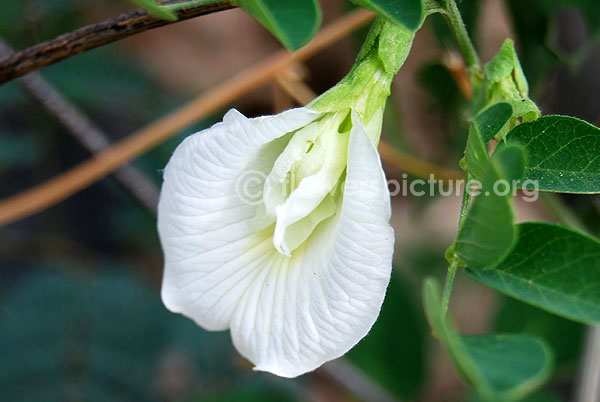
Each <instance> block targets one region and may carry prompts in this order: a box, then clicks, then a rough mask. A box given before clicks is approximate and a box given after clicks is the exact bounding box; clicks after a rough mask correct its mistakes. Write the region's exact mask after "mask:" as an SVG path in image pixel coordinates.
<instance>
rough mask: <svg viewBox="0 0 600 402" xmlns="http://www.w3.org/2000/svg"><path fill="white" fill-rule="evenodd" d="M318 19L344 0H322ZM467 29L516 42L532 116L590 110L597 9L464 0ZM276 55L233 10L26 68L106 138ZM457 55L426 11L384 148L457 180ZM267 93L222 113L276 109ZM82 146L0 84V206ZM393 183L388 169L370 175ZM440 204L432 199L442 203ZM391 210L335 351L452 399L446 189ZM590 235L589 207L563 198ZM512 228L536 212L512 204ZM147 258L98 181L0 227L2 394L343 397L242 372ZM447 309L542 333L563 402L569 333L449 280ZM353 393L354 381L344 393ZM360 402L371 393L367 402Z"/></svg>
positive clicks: (44, 12) (591, 115)
mask: <svg viewBox="0 0 600 402" xmlns="http://www.w3.org/2000/svg"><path fill="white" fill-rule="evenodd" d="M321 3H322V6H323V10H324V23H325V24H327V23H328V22H331V21H333V20H334V19H335V18H337V17H338V16H340V15H342V14H343V13H345V12H347V11H348V10H349V9H350V8H351V7H350V5H349V3H348V2H345V1H341V0H340V1H338V0H325V1H322V2H321ZM460 7H461V9H462V11H463V13H464V15H465V20H466V21H467V24H468V28H469V30H470V31H471V33H472V34H473V35H474V37H476V38H477V39H478V40H477V46H478V47H479V49H480V50H481V53H482V55H483V56H484V58H486V60H488V59H489V58H491V57H492V56H493V54H494V53H495V52H496V51H497V50H498V48H499V46H500V44H501V43H502V40H503V39H504V37H506V36H511V37H513V38H514V39H515V40H516V43H517V48H518V49H519V52H520V54H521V57H522V62H523V67H524V70H525V73H526V75H527V76H528V78H529V80H530V85H531V88H532V95H533V98H534V99H535V100H536V101H537V102H538V104H539V105H540V107H541V108H542V111H543V113H544V114H550V113H555V114H569V115H573V116H576V117H580V118H583V119H585V120H588V121H590V122H592V123H598V118H599V117H600V75H599V74H597V72H598V71H600V47H599V46H598V41H597V39H598V37H599V32H600V3H598V2H597V1H596V0H590V1H586V0H571V1H568V0H562V1H550V0H506V1H502V0H481V1H478V0H463V1H462V2H461V3H460ZM130 8H132V6H131V5H130V4H129V3H127V2H126V1H125V0H96V1H86V0H61V1H56V0H2V1H1V2H0V37H1V38H2V39H4V40H5V41H6V42H7V43H8V44H10V45H11V46H12V47H13V48H15V49H23V48H26V47H28V46H31V45H34V44H36V43H38V42H40V41H43V40H46V39H50V38H52V37H54V36H56V35H59V34H61V33H64V32H68V31H70V30H73V29H75V28H78V27H80V26H83V25H85V24H89V23H93V22H97V21H100V20H102V19H104V18H107V17H110V16H113V15H116V14H118V13H120V12H122V11H125V10H128V9H130ZM365 32H366V31H365V30H364V29H363V30H361V31H360V32H357V33H356V34H354V35H352V36H351V37H349V38H347V39H345V40H343V41H341V42H340V43H338V44H335V45H334V46H332V47H331V48H330V49H328V51H326V52H322V53H320V54H319V55H317V56H315V57H313V58H312V59H311V60H310V61H308V62H307V63H306V67H307V82H308V84H309V85H310V86H311V87H312V88H313V89H314V90H315V91H316V92H317V93H320V92H322V91H324V90H325V89H327V88H328V87H329V86H331V85H333V84H334V83H335V82H337V80H339V79H340V78H341V77H342V76H343V75H344V74H345V72H347V70H348V69H349V67H350V66H351V64H352V60H353V57H354V55H355V54H356V52H357V50H358V47H359V46H360V43H361V39H362V38H363V37H364V35H365ZM279 48H280V47H279V45H278V44H277V42H276V41H275V40H274V39H272V38H271V37H270V36H269V35H268V33H266V32H265V31H264V30H263V29H262V28H261V27H260V26H259V25H258V24H257V23H256V22H254V21H253V20H252V19H251V18H250V17H248V16H247V15H245V14H244V13H243V12H242V11H240V10H232V11H226V12H222V13H219V14H215V15H210V16H206V17H202V18H198V19H195V20H192V21H188V22H184V23H180V24H175V25H174V26H171V27H167V28H161V29H158V30H155V31H152V32H146V33H144V34H141V35H138V36H136V37H134V38H131V39H127V40H124V41H121V42H119V43H116V44H113V45H109V46H106V47H103V48H99V49H96V50H93V51H90V52H86V53H84V54H81V55H78V56H76V57H73V58H71V59H69V60H66V61H64V62H61V63H59V64H56V65H54V66H51V67H48V68H46V69H44V70H42V71H41V73H42V75H43V76H44V77H45V78H46V79H47V80H48V81H49V82H50V83H51V84H52V85H53V86H54V87H55V88H56V89H57V90H58V91H59V92H60V93H61V94H62V95H63V96H65V97H66V98H67V99H68V100H70V101H71V102H72V103H73V104H75V105H76V106H77V108H78V109H80V110H81V111H82V112H83V113H84V114H85V115H86V116H88V117H89V118H90V119H91V120H92V121H93V122H94V123H95V124H96V125H98V126H99V127H100V128H101V129H102V130H104V131H105V132H106V133H107V134H108V135H109V136H110V140H111V141H117V140H119V139H121V138H124V137H126V136H127V135H128V134H130V133H132V132H133V131H135V130H136V129H138V128H140V127H143V126H144V125H146V124H148V123H150V122H152V121H154V120H155V119H157V118H159V117H161V116H164V115H166V114H167V113H169V112H170V111H173V110H175V109H176V108H177V107H179V106H181V105H183V104H184V103H185V102H186V101H188V100H190V99H192V98H193V97H195V96H197V95H199V94H201V93H202V92H203V91H206V90H207V89H209V88H211V87H212V86H214V85H216V84H218V83H219V82H222V81H224V80H226V79H227V78H229V77H230V76H231V75H232V74H234V73H236V72H239V71H242V70H243V69H244V68H247V67H248V66H251V65H253V64H255V63H257V62H260V61H261V60H263V59H264V57H266V56H267V55H269V54H271V53H272V52H273V51H276V50H278V49H279ZM453 48H454V44H453V40H452V38H451V37H450V35H449V32H448V31H447V29H446V28H445V26H444V23H443V21H442V20H441V19H438V18H437V17H436V18H431V19H429V20H428V21H427V22H426V24H425V26H424V28H423V29H422V31H421V32H420V33H419V34H418V36H417V39H416V40H415V47H414V49H413V52H412V53H411V56H410V57H409V59H408V61H407V64H406V66H405V67H404V68H403V69H402V71H401V72H400V73H399V74H398V77H397V79H396V82H395V83H394V89H393V94H392V97H391V98H390V102H389V107H388V109H387V111H386V121H385V127H384V139H385V140H386V141H388V142H389V143H391V144H393V145H394V146H396V147H398V149H400V150H403V151H405V152H409V153H411V154H413V155H416V156H419V157H422V158H424V159H427V160H429V161H431V162H434V163H437V164H440V165H445V166H449V167H452V168H456V167H457V164H458V160H459V159H460V157H461V154H462V150H463V147H464V143H465V138H466V127H465V120H464V118H465V116H466V110H465V107H466V102H465V100H464V98H463V96H462V95H461V94H460V92H459V91H458V88H457V86H456V84H455V82H454V81H453V79H452V75H451V74H450V72H449V71H448V68H447V67H446V65H445V64H444V63H443V60H444V55H445V54H446V52H448V51H449V50H450V51H451V50H452V49H453ZM273 90H274V89H273V87H272V86H269V87H265V88H263V89H261V90H258V91H254V92H253V93H252V94H250V95H248V96H245V97H244V98H243V99H240V100H238V101H237V102H236V103H235V105H232V106H235V107H237V108H239V110H240V111H242V112H243V113H244V114H246V115H248V116H255V115H260V114H266V113H272V112H273V110H274V109H277V105H276V104H275V103H274V95H273ZM221 115H222V114H221V113H219V114H216V115H215V116H212V117H210V118H208V119H206V121H203V122H199V123H198V124H196V125H195V126H194V127H189V128H188V129H186V130H184V131H183V132H181V133H178V134H177V135H176V136H174V137H173V138H171V139H170V140H169V141H167V142H165V143H163V144H161V145H160V146H158V147H156V148H155V149H153V150H152V151H151V152H149V153H147V154H145V155H144V156H142V157H140V158H138V159H137V160H135V161H133V162H132V163H133V165H134V166H136V167H137V168H139V169H140V170H141V171H142V172H144V173H145V175H146V176H147V177H148V178H149V179H150V180H151V181H152V182H154V183H155V184H156V186H159V185H160V181H161V169H162V168H163V167H164V166H165V164H166V162H167V160H168V158H169V156H170V154H171V153H172V151H173V150H174V148H175V146H176V145H177V144H178V143H179V142H180V141H181V140H182V139H183V138H184V137H185V136H186V135H189V134H190V133H192V132H195V131H197V130H199V129H202V128H205V127H207V126H209V125H211V124H212V123H214V122H215V121H218V120H220V116H221ZM89 156H90V154H89V152H88V151H86V149H85V148H84V147H83V146H82V145H81V144H79V143H78V142H77V141H76V140H75V139H74V138H73V137H72V136H71V135H70V134H69V132H68V131H67V130H65V129H64V128H63V127H62V126H61V124H60V123H59V122H57V121H56V119H55V118H53V117H52V116H51V115H49V114H48V113H47V112H46V110H45V109H44V108H43V107H42V106H41V105H40V104H39V103H38V102H37V101H36V100H35V99H33V98H32V97H31V96H30V94H28V93H27V91H26V90H25V89H24V88H23V87H22V86H20V84H19V83H18V82H17V81H13V82H10V83H7V84H5V85H2V86H0V197H2V198H4V197H8V196H10V195H13V194H16V193H18V192H20V191H23V190H26V189H28V188H30V187H32V186H34V185H35V184H38V183H41V182H42V181H44V180H46V179H49V178H51V177H53V176H54V175H56V174H58V173H60V172H63V171H65V170H66V169H68V168H70V167H72V166H74V165H76V164H77V163H79V162H81V161H84V160H85V159H87V158H89ZM386 170H387V171H388V175H389V176H390V177H399V175H400V173H401V172H398V171H396V170H394V168H393V167H390V166H386ZM446 198H448V197H446ZM446 198H442V197H429V198H411V197H404V198H395V199H394V200H393V208H394V217H393V219H392V223H393V225H394V226H395V229H396V236H397V238H398V240H397V252H396V257H395V259H396V263H395V267H394V268H395V269H394V274H393V277H392V281H391V284H390V287H389V289H388V295H387V297H386V301H385V303H384V306H383V310H382V312H381V316H380V318H379V320H378V321H377V323H376V324H375V326H374V328H373V330H372V331H371V333H370V334H369V335H368V336H367V337H366V338H365V339H364V340H363V341H361V342H360V343H359V345H358V346H357V347H356V348H354V349H353V350H352V351H351V352H350V353H349V354H348V355H347V356H346V357H345V358H344V359H343V364H345V365H350V366H349V367H351V368H352V369H353V370H356V373H357V375H359V377H360V378H362V379H363V380H365V381H367V382H368V381H372V382H373V383H372V384H371V385H373V386H374V387H375V390H376V391H381V392H383V393H385V396H386V398H388V399H397V400H416V401H463V400H466V399H467V398H468V397H469V396H468V395H469V391H468V390H467V389H466V388H465V386H464V385H462V384H461V383H460V381H459V380H458V378H457V376H456V374H455V373H454V372H453V371H452V369H451V366H450V363H449V362H448V361H447V358H446V357H445V356H444V354H443V353H442V352H441V351H440V348H439V346H438V345H437V344H436V342H435V341H434V340H433V339H432V338H431V336H430V331H429V329H428V327H427V325H426V322H425V319H424V315H423V311H422V307H421V302H420V300H421V297H420V287H421V281H422V278H423V277H425V276H426V275H436V276H438V277H440V278H441V277H443V276H444V273H445V269H446V265H445V261H444V258H443V254H444V249H445V247H447V245H448V244H449V243H450V242H451V240H452V238H453V231H454V230H455V227H456V218H457V213H458V209H459V202H460V200H459V199H458V198H456V197H450V199H446ZM565 200H566V201H567V202H568V203H569V204H570V205H571V206H572V207H573V209H574V211H575V212H576V213H577V214H579V215H580V216H581V217H582V218H583V219H585V220H586V221H587V222H588V223H589V224H590V227H592V228H594V229H598V228H600V219H599V218H598V215H599V213H598V208H599V202H598V198H597V197H592V196H577V197H575V196H570V197H567V198H566V199H565ZM518 209H519V215H520V217H521V218H522V219H550V218H549V216H548V213H547V211H545V210H544V208H543V206H541V205H538V204H535V205H518ZM161 264H162V256H161V250H160V245H159V242H158V237H157V234H156V229H155V217H154V216H153V214H152V213H150V212H148V211H147V210H146V209H145V208H144V207H142V206H141V205H140V204H139V203H138V201H137V200H136V199H135V198H134V197H132V196H131V195H130V194H129V193H128V191H127V189H125V188H123V187H122V186H121V185H120V184H119V183H118V182H117V181H116V180H115V179H114V178H113V177H108V178H105V179H103V180H101V181H99V182H98V183H96V184H94V185H92V186H91V187H89V188H87V189H85V190H84V191H82V192H80V193H78V194H76V195H75V196H73V197H70V198H68V199H67V200H65V201H63V202H61V203H59V204H58V205H56V206H53V207H51V208H49V209H47V210H45V211H43V212H41V213H39V214H36V215H34V216H32V217H29V218H26V219H23V220H21V221H18V222H16V223H13V224H10V225H8V226H6V227H2V228H0V401H11V402H12V401H15V402H25V401H288V400H290V401H307V400H311V401H312V400H315V401H338V400H339V401H345V400H361V399H367V400H376V396H377V395H376V394H369V392H371V389H370V388H368V387H366V385H365V387H363V389H362V391H363V392H360V390H359V392H357V391H356V390H352V389H351V388H352V387H351V385H352V384H348V382H349V381H350V382H352V381H351V379H350V378H349V377H348V376H347V375H345V374H344V372H341V378H340V376H339V374H340V372H339V367H338V366H335V365H331V366H328V367H327V368H325V369H320V370H318V371H316V372H315V373H313V374H309V375H305V376H302V377H301V378H298V379H294V380H283V379H279V378H277V377H274V376H272V375H268V374H262V373H256V372H253V371H252V370H251V365H250V364H249V363H247V362H245V361H244V360H243V359H242V358H240V357H239V356H238V355H237V354H236V352H235V350H234V349H233V347H232V346H231V342H230V340H229V334H228V333H227V332H220V333H210V332H207V331H204V330H202V329H201V328H198V327H197V326H195V325H194V324H193V323H192V322H191V321H189V320H187V319H185V318H183V317H181V316H179V315H175V314H172V313H170V312H168V311H167V310H166V309H165V308H164V307H163V306H162V303H161V302H160V297H159V290H160V279H161V272H162V266H161ZM454 297H455V299H454V300H453V305H452V306H451V312H452V314H453V315H455V317H456V321H457V323H458V326H459V327H460V328H461V330H462V331H463V332H466V333H480V332H486V331H492V330H494V331H497V332H503V331H506V332H524V333H531V334H537V335H540V336H542V337H544V338H546V339H547V340H548V341H549V342H550V344H551V345H552V347H553V349H554V352H555V354H556V356H557V365H556V370H555V373H554V376H553V379H552V380H551V382H550V383H549V384H548V385H547V387H546V389H545V390H544V391H542V393H541V394H540V395H538V396H536V397H535V398H537V399H535V398H533V399H531V400H532V401H534V400H540V401H550V400H557V401H561V400H562V401H567V400H569V397H570V395H571V390H572V387H573V384H574V380H575V378H576V374H577V365H578V362H579V355H580V348H581V343H582V339H583V328H582V327H581V326H580V325H579V324H575V323H572V322H569V321H567V320H564V319H561V318H557V317H555V316H552V315H550V314H547V313H545V312H542V311H540V310H538V309H535V308H533V307H529V306H527V305H524V304H522V303H520V302H517V301H515V300H511V299H508V298H505V297H503V296H500V295H498V294H495V293H494V292H492V291H490V290H488V289H485V288H483V287H482V286H480V285H477V284H475V283H473V282H472V281H470V280H468V279H464V278H459V281H458V284H457V289H456V290H455V293H454ZM349 385H350V386H349ZM369 395H370V396H371V397H372V398H373V399H370V397H369Z"/></svg>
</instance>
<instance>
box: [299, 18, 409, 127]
mask: <svg viewBox="0 0 600 402" xmlns="http://www.w3.org/2000/svg"><path fill="white" fill-rule="evenodd" d="M413 38H414V32H413V31H411V30H409V29H407V28H404V27H403V26H400V25H397V24H393V23H391V22H388V21H386V20H384V19H378V20H377V21H376V22H375V24H374V25H373V27H372V28H371V31H370V33H369V36H368V37H367V39H366V40H365V43H364V45H363V47H362V49H361V51H360V53H359V55H358V58H357V60H356V62H355V64H354V66H353V67H352V69H351V70H350V72H349V73H348V74H347V75H346V76H345V77H344V78H343V79H342V80H341V81H340V82H339V83H338V84H337V85H336V86H334V87H333V88H331V89H329V90H328V91H327V92H325V93H323V94H322V95H321V96H319V97H318V98H317V99H315V100H314V101H313V102H312V103H310V104H309V105H308V107H309V108H311V109H313V110H316V111H319V112H336V111H340V110H344V109H352V110H354V111H356V112H357V113H358V115H359V117H360V118H361V119H362V121H363V122H364V123H368V122H369V121H370V120H371V119H372V118H373V116H374V115H375V113H376V112H377V111H378V110H379V109H383V108H384V107H385V101H386V99H387V97H388V96H389V95H390V86H391V84H392V79H393V78H394V75H395V74H396V72H397V71H398V70H399V69H400V67H401V66H402V64H403V63H404V61H405V60H406V57H407V56H408V53H409V51H410V48H411V46H412V41H413Z"/></svg>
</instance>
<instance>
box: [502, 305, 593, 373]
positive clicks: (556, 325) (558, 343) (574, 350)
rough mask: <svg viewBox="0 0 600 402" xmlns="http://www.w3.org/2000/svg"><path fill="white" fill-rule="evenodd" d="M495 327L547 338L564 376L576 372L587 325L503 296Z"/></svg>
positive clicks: (503, 330)
mask: <svg viewBox="0 0 600 402" xmlns="http://www.w3.org/2000/svg"><path fill="white" fill-rule="evenodd" d="M493 329H494V331H496V332H500V333H525V334H530V335H535V336H538V337H540V338H542V339H544V340H546V341H547V342H548V343H549V344H550V346H551V348H552V351H553V352H554V356H555V359H556V369H557V371H558V373H557V374H558V375H559V376H561V377H567V378H569V377H572V376H574V375H575V374H576V371H577V364H578V362H579V355H580V352H581V347H582V343H583V337H584V329H585V327H584V325H582V324H580V323H577V322H575V321H571V320H567V319H565V318H562V317H559V316H557V315H555V314H551V313H548V312H546V311H544V310H541V309H539V308H537V307H533V306H532V305H530V304H526V303H523V302H521V301H519V300H516V299H513V298H512V297H502V298H501V301H500V303H499V308H498V311H497V312H496V314H495V316H494V323H493Z"/></svg>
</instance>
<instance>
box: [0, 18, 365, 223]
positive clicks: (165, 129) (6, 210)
mask: <svg viewBox="0 0 600 402" xmlns="http://www.w3.org/2000/svg"><path fill="white" fill-rule="evenodd" d="M374 16H375V14H373V13H371V12H368V11H365V10H358V11H354V12H352V13H349V14H347V15H346V16H344V17H342V18H340V19H339V20H337V21H336V22H334V23H332V24H330V25H329V26H328V27H325V28H324V29H323V30H322V31H321V32H320V33H319V34H318V35H317V36H316V37H315V38H314V39H313V41H312V42H311V43H309V44H308V45H307V46H305V47H303V48H302V49H300V50H298V51H297V52H295V53H292V54H290V53H288V52H287V51H284V50H282V51H280V52H277V53H276V54H275V55H273V56H271V57H270V58H268V59H267V60H265V61H263V62H262V63H260V64H259V65H257V66H255V67H253V68H250V69H248V70H245V71H244V72H242V73H240V74H238V75H237V76H235V77H233V78H231V79H230V80H228V81H225V82H223V83H222V84H220V85H218V86H216V87H215V88H213V89H212V90H210V91H208V92H207V93H205V94H203V95H201V96H199V97H198V98H196V99H194V100H192V101H191V102H189V103H188V104H186V105H184V106H183V107H181V108H180V109H178V110H176V111H175V112H173V113H171V114H170V115H168V116H166V117H164V118H162V119H160V120H158V121H157V122H155V123H153V124H151V125H149V126H147V127H146V128H143V129H141V130H140V131H138V132H136V133H134V134H132V135H130V136H129V137H128V138H126V139H124V140H122V141H120V142H118V143H116V144H115V145H114V146H113V147H112V148H110V149H108V150H106V151H104V152H102V153H100V154H98V155H96V156H95V157H94V158H92V159H89V160H87V161H85V162H83V163H81V164H80V165H78V166H76V167H74V168H72V169H70V170H68V171H67V172H64V173H62V174H60V175H58V176H56V177H54V178H52V179H50V180H48V181H46V182H45V183H42V184H40V185H38V186H36V187H34V188H32V189H30V190H27V191H24V192H23V193H20V194H17V195H15V196H13V197H10V198H8V199H6V200H4V201H2V202H0V226H2V225H6V224H8V223H11V222H14V221H15V220H17V219H21V218H24V217H26V216H29V215H32V214H34V213H36V212H39V211H42V210H44V209H46V208H48V207H50V206H52V205H54V204H56V203H58V202H60V201H62V200H64V199H65V198H67V197H69V196H71V195H73V194H74V193H76V192H78V191H80V190H82V189H84V188H86V187H87V186H89V185H91V184H92V183H94V182H95V181H97V180H99V179H101V178H102V177H104V176H106V175H107V174H109V173H111V172H113V171H114V170H115V169H117V168H118V167H119V166H121V165H122V164H123V163H126V162H127V161H130V160H131V159H133V158H135V157H137V156H139V155H141V154H143V153H144V152H146V151H148V150H150V149H152V148H153V147H155V146H156V145H158V144H160V143H162V142H163V141H165V140H166V139H168V138H170V137H171V136H173V135H174V134H176V133H178V132H179V131H180V130H182V129H185V128H186V127H189V126H190V125H192V124H194V123H196V122H197V121H199V120H201V119H202V118H204V117H206V116H209V115H210V114H211V113H215V112H217V111H219V110H220V109H222V108H223V107H225V106H227V105H228V104H230V103H231V102H233V101H235V100H237V99H239V98H240V97H242V96H243V95H245V94H247V93H248V92H250V91H252V90H253V89H255V88H258V87H260V86H262V85H264V84H266V83H267V82H269V81H271V80H272V79H273V78H274V77H275V76H276V75H277V74H279V73H281V72H282V71H284V70H286V69H288V68H289V67H290V66H292V65H294V64H295V63H298V61H301V60H304V59H307V58H309V57H310V56H312V55H313V54H315V53H317V52H319V51H320V50H322V49H323V48H325V47H327V46H329V45H331V44H332V43H334V42H336V41H337V40H340V39H342V38H344V37H346V36H347V35H348V34H349V33H350V32H353V31H354V30H356V29H358V28H360V27H361V26H363V25H365V24H366V23H368V22H369V21H371V20H372V19H373V18H374Z"/></svg>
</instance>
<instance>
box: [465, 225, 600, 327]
mask: <svg viewBox="0 0 600 402" xmlns="http://www.w3.org/2000/svg"><path fill="white" fill-rule="evenodd" d="M517 228H518V230H519V238H518V240H517V243H516V245H515V247H514V248H513V250H512V251H511V253H510V254H509V255H508V257H507V258H506V259H505V260H504V261H502V262H501V263H500V264H499V265H498V266H496V267H494V268H492V269H487V270H480V269H472V268H467V270H466V272H467V275H469V276H470V277H471V278H473V279H476V280H477V281H479V282H482V283H483V284H485V285H487V286H490V287H492V288H494V289H496V290H498V291H500V292H502V293H505V294H507V295H509V296H512V297H514V298H516V299H519V300H521V301H524V302H526V303H529V304H532V305H534V306H537V307H539V308H541V309H544V310H546V311H549V312H551V313H554V314H557V315H560V316H563V317H566V318H570V319H572V320H575V321H579V322H583V323H586V324H594V325H598V324H600V242H599V241H598V240H597V239H594V238H592V237H589V236H586V235H584V234H582V233H579V232H576V231H574V230H571V229H568V228H565V227H561V226H557V225H551V224H548V223H539V222H527V223H522V224H520V225H517Z"/></svg>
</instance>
